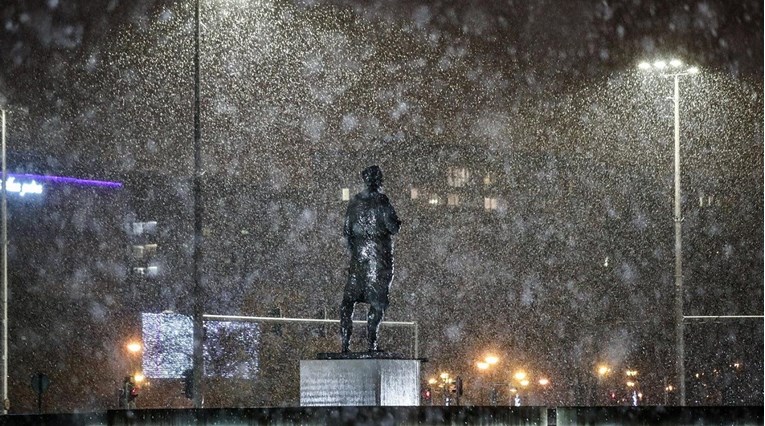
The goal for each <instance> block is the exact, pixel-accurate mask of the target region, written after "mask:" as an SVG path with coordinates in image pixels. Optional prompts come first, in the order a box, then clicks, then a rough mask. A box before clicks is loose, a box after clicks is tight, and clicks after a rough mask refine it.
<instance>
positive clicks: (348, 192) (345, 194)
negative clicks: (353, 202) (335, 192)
mask: <svg viewBox="0 0 765 426" xmlns="http://www.w3.org/2000/svg"><path fill="white" fill-rule="evenodd" d="M342 198H343V201H349V200H350V199H351V190H350V188H343V195H342Z"/></svg>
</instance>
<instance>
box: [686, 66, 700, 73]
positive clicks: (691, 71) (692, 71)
mask: <svg viewBox="0 0 765 426" xmlns="http://www.w3.org/2000/svg"><path fill="white" fill-rule="evenodd" d="M698 72H699V68H698V67H690V68H688V73H689V74H698Z"/></svg>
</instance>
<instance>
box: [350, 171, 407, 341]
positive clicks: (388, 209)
mask: <svg viewBox="0 0 765 426" xmlns="http://www.w3.org/2000/svg"><path fill="white" fill-rule="evenodd" d="M361 177H362V179H364V183H365V184H366V189H364V190H363V191H361V192H359V193H358V194H356V195H355V196H354V197H353V199H352V200H351V201H350V202H349V204H348V210H347V211H346V214H345V227H344V229H343V235H344V236H345V238H346V240H347V242H348V248H349V249H350V251H351V265H350V267H349V268H348V282H347V283H346V284H345V290H344V291H343V302H342V304H341V305H340V332H341V335H342V342H343V343H342V350H343V352H348V351H349V345H350V341H351V332H352V330H353V320H352V317H353V309H354V307H355V306H356V303H358V302H362V303H368V304H369V312H368V314H367V341H368V343H369V346H368V350H369V351H370V352H372V351H377V350H378V348H377V330H378V329H379V327H380V322H382V319H383V316H384V314H385V309H387V308H388V289H389V288H390V284H391V282H392V281H393V238H392V237H393V235H396V234H397V233H398V230H399V227H400V226H401V221H399V220H398V216H396V211H395V210H394V209H393V206H392V205H391V203H390V200H388V197H387V196H385V194H383V193H382V192H381V189H382V183H383V175H382V171H381V170H380V168H379V167H377V166H370V167H367V168H366V169H364V171H363V172H361Z"/></svg>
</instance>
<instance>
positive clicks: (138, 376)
mask: <svg viewBox="0 0 765 426" xmlns="http://www.w3.org/2000/svg"><path fill="white" fill-rule="evenodd" d="M144 379H146V377H145V376H144V375H143V373H135V374H134V375H133V380H135V382H136V383H141V382H143V381H144Z"/></svg>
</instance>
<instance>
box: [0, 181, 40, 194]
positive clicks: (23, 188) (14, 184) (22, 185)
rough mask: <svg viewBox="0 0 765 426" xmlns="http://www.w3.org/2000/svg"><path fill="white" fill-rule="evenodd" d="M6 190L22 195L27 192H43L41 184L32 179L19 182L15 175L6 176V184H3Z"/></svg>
mask: <svg viewBox="0 0 765 426" xmlns="http://www.w3.org/2000/svg"><path fill="white" fill-rule="evenodd" d="M5 190H6V191H7V192H13V193H16V194H19V195H21V196H22V197H23V196H25V195H27V194H34V195H39V194H42V192H43V186H42V185H41V184H39V183H37V181H35V180H34V179H33V180H31V181H27V182H19V181H17V180H16V177H15V176H8V180H7V184H6V185H5Z"/></svg>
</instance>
